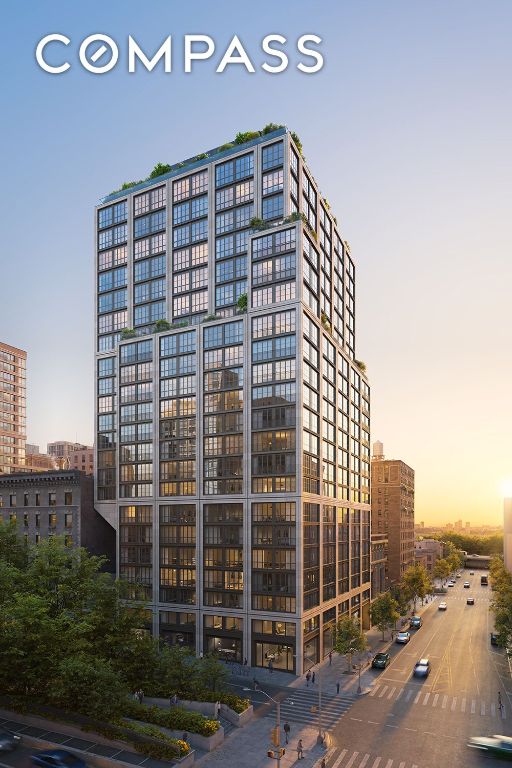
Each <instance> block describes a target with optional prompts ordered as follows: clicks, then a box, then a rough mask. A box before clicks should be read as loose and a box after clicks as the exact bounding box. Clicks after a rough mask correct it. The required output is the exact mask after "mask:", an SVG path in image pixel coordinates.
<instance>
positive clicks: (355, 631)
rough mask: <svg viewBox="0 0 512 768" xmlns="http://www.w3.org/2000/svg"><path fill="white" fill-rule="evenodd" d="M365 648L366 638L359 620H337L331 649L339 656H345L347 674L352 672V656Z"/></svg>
mask: <svg viewBox="0 0 512 768" xmlns="http://www.w3.org/2000/svg"><path fill="white" fill-rule="evenodd" d="M366 647H367V641H366V636H365V634H364V632H363V631H362V630H361V625H360V623H359V620H358V619H356V618H355V617H353V616H343V617H342V618H341V619H339V621H338V622H337V624H336V625H335V627H334V642H333V648H334V650H335V651H336V652H337V653H339V654H340V655H341V656H347V663H348V667H347V672H350V671H351V670H352V654H354V653H359V652H362V651H365V650H366Z"/></svg>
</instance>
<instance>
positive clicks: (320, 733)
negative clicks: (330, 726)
mask: <svg viewBox="0 0 512 768" xmlns="http://www.w3.org/2000/svg"><path fill="white" fill-rule="evenodd" d="M305 658H306V661H313V659H312V658H311V657H310V656H306V657H305ZM313 665H314V664H313ZM322 679H323V678H322V673H321V670H320V668H319V669H318V736H317V744H323V742H324V735H323V728H322Z"/></svg>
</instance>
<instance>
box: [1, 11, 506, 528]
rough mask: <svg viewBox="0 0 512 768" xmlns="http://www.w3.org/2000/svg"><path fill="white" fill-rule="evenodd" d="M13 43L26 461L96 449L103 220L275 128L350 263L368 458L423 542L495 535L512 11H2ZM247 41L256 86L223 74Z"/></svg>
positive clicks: (5, 241) (14, 219) (9, 166)
mask: <svg viewBox="0 0 512 768" xmlns="http://www.w3.org/2000/svg"><path fill="white" fill-rule="evenodd" d="M2 22H3V40H2V46H1V48H0V67H1V68H0V72H1V76H0V77H1V81H2V83H1V85H2V93H3V109H2V119H1V121H0V138H1V147H2V172H3V184H2V185H1V189H0V202H1V210H2V214H3V216H2V219H3V237H2V241H1V243H0V339H2V340H3V341H6V342H7V343H9V344H12V345H14V346H18V347H21V348H23V349H26V350H27V352H28V391H27V396H28V405H27V422H28V424H27V432H28V440H29V442H33V443H38V444H40V445H41V446H42V447H44V446H45V445H46V443H47V442H49V441H52V440H56V439H68V440H75V439H76V440H79V441H83V442H86V443H90V442H92V440H93V429H94V424H93V394H94V383H93V360H94V344H93V333H94V297H93V291H94V273H93V266H94V251H93V248H94V243H93V207H94V205H95V204H97V202H98V201H99V198H101V197H102V196H103V195H105V194H107V193H108V192H110V191H111V190H113V189H116V188H118V187H119V186H120V184H121V183H122V182H123V181H127V180H131V179H139V178H144V177H145V176H146V175H147V174H148V172H149V171H150V170H151V168H152V167H153V166H154V165H155V164H156V163H157V162H164V163H174V162H179V161H180V160H182V159H184V158H187V157H190V156H192V155H195V154H197V153H198V152H201V151H203V150H207V149H209V148H211V147H213V146H217V145H220V144H222V143H224V142H226V141H229V140H231V139H232V138H233V137H234V135H235V134H236V133H237V132H238V131H245V130H254V129H258V128H261V127H263V126H264V125H265V124H266V123H268V122H275V123H284V124H286V125H288V127H289V128H290V129H291V130H294V131H296V132H297V133H298V134H299V136H300V137H301V140H302V143H303V146H304V153H305V155H306V157H307V160H308V164H309V166H310V168H311V169H312V171H313V173H314V175H315V178H316V179H317V182H318V183H319V185H320V187H321V189H322V193H323V194H324V195H325V196H326V197H328V199H329V202H330V204H331V207H332V209H333V211H334V213H335V214H336V215H337V218H338V221H339V222H340V224H341V228H342V232H343V236H344V238H345V239H346V240H348V241H349V243H350V245H351V253H352V255H353V257H354V259H355V261H356V269H357V271H356V347H357V355H356V356H357V357H358V358H359V359H362V360H364V362H365V363H366V365H367V370H368V375H369V379H370V383H371V387H372V440H377V439H378V440H381V441H382V442H383V443H384V452H385V455H386V456H387V457H388V458H401V459H403V460H404V461H406V462H407V463H408V464H409V465H410V466H412V467H413V468H414V469H415V471H416V519H417V520H424V521H425V522H432V523H438V522H444V521H452V520H456V519H459V518H462V519H463V521H470V522H474V523H477V522H487V523H489V524H498V523H499V522H501V516H502V495H503V482H504V481H505V480H507V479H510V478H512V454H511V447H510V446H511V439H510V438H511V434H512V423H511V422H512V404H511V391H512V389H511V384H510V382H511V374H512V356H511V355H510V350H511V349H512V344H511V341H512V339H511V323H510V309H509V307H510V289H511V278H512V260H511V258H510V256H511V244H512V243H511V241H512V235H511V227H510V224H509V222H510V210H511V203H512V199H511V198H512V186H511V185H512V181H511V180H512V167H511V166H512V159H511V158H512V153H511V144H512V101H511V99H510V83H511V71H512V47H511V46H510V39H511V35H512V3H510V2H509V0H488V2H485V3H482V2H480V0H478V1H476V0H450V2H446V0H433V1H432V2H429V3H424V2H421V1H420V0H403V1H402V0H388V1H387V2H386V3H383V2H381V0H373V1H372V0H366V1H365V0H357V2H356V0H350V1H349V2H347V0H317V2H315V3H311V2H304V0H281V2H279V3H276V2H275V0H259V2H258V3H240V2H232V0H219V1H218V2H216V3H211V2H210V1H209V0H189V1H188V2H187V3H186V4H184V3H181V2H180V3H178V2H174V0H151V2H146V3H140V2H133V0H123V2H121V0H111V1H110V2H109V3H104V2H98V1H97V0H89V1H88V2H87V3H80V4H79V3H69V2H68V1H63V0H55V1H50V0H41V1H40V2H38V3H37V4H21V3H18V2H14V0H10V1H9V2H5V3H4V4H3V13H2ZM52 32H59V33H61V34H66V35H67V36H68V37H70V38H71V40H72V42H71V44H70V45H69V46H68V48H67V49H65V50H66V53H68V52H69V60H70V62H71V63H72V67H71V69H70V70H69V71H68V72H67V73H65V74H64V75H61V76H52V75H49V74H47V73H45V72H43V71H42V70H41V69H40V68H39V67H38V66H37V64H36V62H35V57H34V50H35V46H36V44H37V42H38V41H39V40H40V39H41V38H42V37H43V36H44V35H46V34H49V33H52ZM95 32H101V33H104V34H108V35H110V36H111V37H113V38H114V39H115V40H116V41H117V42H118V43H119V46H120V59H119V63H118V65H117V66H116V68H115V69H114V70H112V71H111V72H109V73H108V74H105V75H101V76H98V75H94V74H91V73H88V72H86V71H85V70H84V69H82V68H81V67H80V66H79V64H78V60H77V51H78V48H79V45H80V43H81V41H82V40H83V39H84V38H85V37H87V35H89V34H92V33H95ZM192 33H196V34H208V35H210V36H212V37H213V38H214V39H215V41H216V45H217V52H218V55H217V54H216V56H215V59H214V60H213V61H207V62H198V63H197V65H196V66H195V67H194V70H193V72H192V73H191V74H188V75H187V74H184V72H183V64H182V61H181V55H182V40H183V36H184V35H185V34H192ZM270 33H280V34H283V35H284V36H285V37H286V38H287V39H288V45H287V51H288V52H289V53H290V60H291V66H290V67H289V68H288V69H287V70H286V72H283V73H281V74H279V75H269V74H267V73H265V72H263V71H262V70H261V68H260V65H261V62H262V61H263V58H264V57H263V54H262V53H261V49H260V42H261V39H262V38H263V37H264V36H265V35H267V34H270ZM305 33H314V34H317V35H319V36H320V37H321V38H322V44H321V46H320V47H321V50H322V53H323V55H324V56H325V66H324V67H323V69H322V70H321V71H320V72H318V73H317V74H315V75H305V74H302V73H301V72H299V71H297V69H296V68H295V64H296V63H297V61H298V56H297V54H296V53H294V51H295V41H296V40H297V38H298V37H299V36H300V35H301V34H305ZM129 34H131V35H133V36H134V37H135V38H136V40H137V42H138V43H139V44H140V45H141V46H143V47H144V48H145V49H146V50H147V51H148V53H150V52H154V51H156V49H157V47H158V46H159V45H160V43H161V42H162V40H163V38H164V37H165V36H167V35H168V34H172V35H173V40H174V55H175V58H174V71H173V72H172V74H165V73H163V72H160V71H158V72H157V71H156V70H155V71H154V72H152V73H147V72H143V71H139V72H137V73H135V74H128V71H127V63H126V60H127V51H126V49H127V46H126V40H127V37H128V35H129ZM234 34H238V35H239V37H240V39H241V40H242V41H243V43H244V45H245V47H246V49H247V51H248V53H249V54H250V56H251V58H252V59H253V60H254V62H255V65H256V67H257V71H256V73H255V74H248V73H246V72H245V71H240V70H241V68H231V69H229V68H228V70H227V71H226V72H224V73H223V74H216V73H215V63H214V62H216V61H218V60H219V59H220V56H221V55H222V53H223V51H224V50H225V48H226V47H227V44H228V42H229V41H230V39H231V38H232V36H233V35H234ZM54 50H55V52H57V51H58V49H57V48H55V49H54ZM235 69H237V71H234V70H235Z"/></svg>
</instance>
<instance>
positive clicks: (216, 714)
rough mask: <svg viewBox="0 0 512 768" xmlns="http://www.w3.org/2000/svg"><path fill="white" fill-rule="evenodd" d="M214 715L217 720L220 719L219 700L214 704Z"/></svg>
mask: <svg viewBox="0 0 512 768" xmlns="http://www.w3.org/2000/svg"><path fill="white" fill-rule="evenodd" d="M215 716H216V718H217V720H220V701H218V702H217V703H216V704H215Z"/></svg>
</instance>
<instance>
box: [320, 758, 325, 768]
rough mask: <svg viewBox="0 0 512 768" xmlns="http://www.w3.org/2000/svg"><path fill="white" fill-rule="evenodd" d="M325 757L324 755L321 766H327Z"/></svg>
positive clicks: (323, 767) (321, 767)
mask: <svg viewBox="0 0 512 768" xmlns="http://www.w3.org/2000/svg"><path fill="white" fill-rule="evenodd" d="M325 765H326V763H325V757H322V762H321V763H320V768H325Z"/></svg>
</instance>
